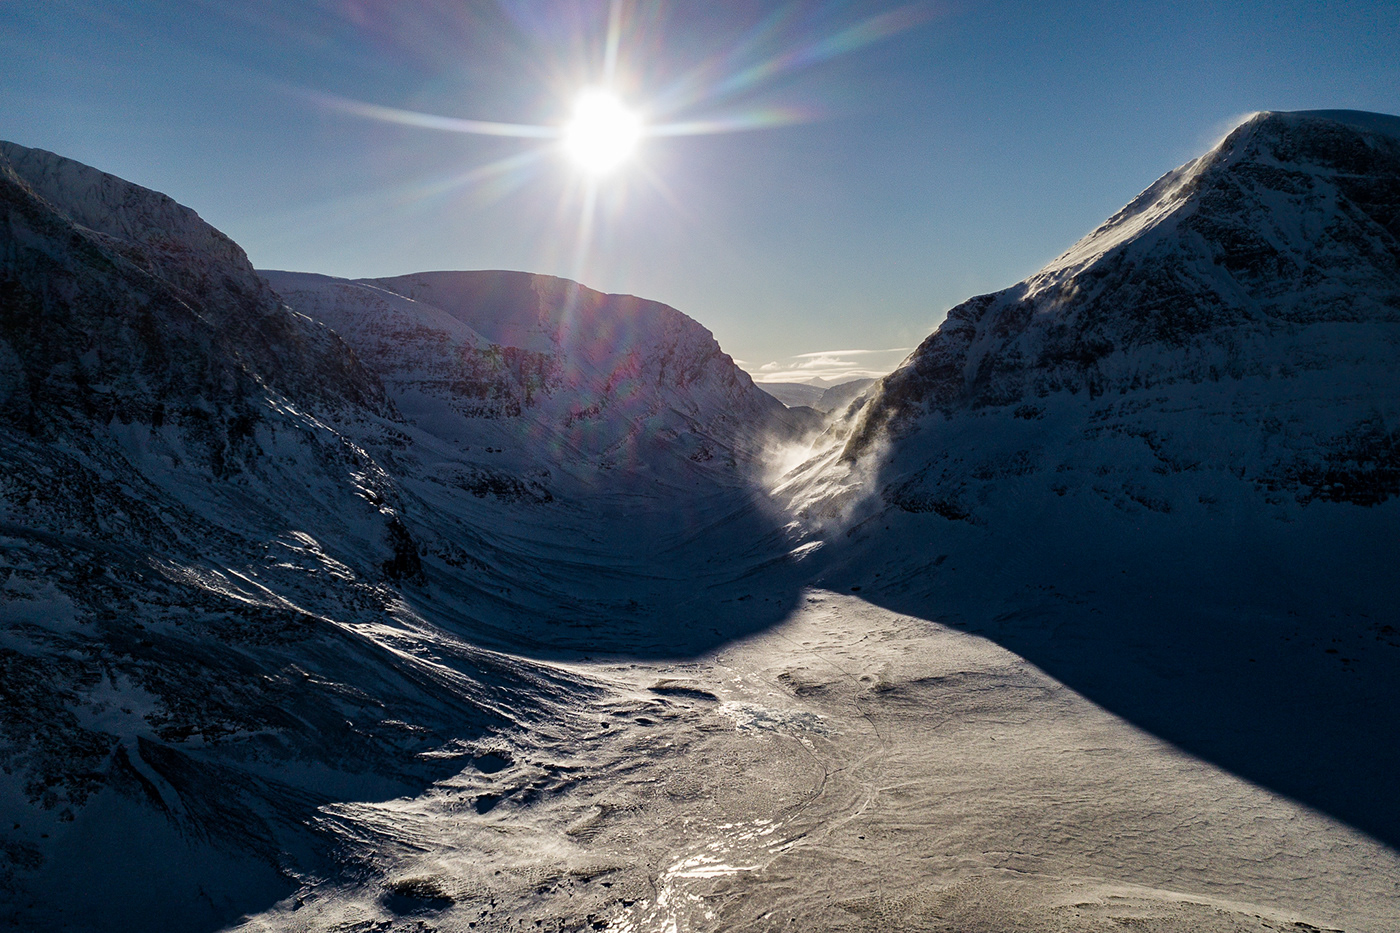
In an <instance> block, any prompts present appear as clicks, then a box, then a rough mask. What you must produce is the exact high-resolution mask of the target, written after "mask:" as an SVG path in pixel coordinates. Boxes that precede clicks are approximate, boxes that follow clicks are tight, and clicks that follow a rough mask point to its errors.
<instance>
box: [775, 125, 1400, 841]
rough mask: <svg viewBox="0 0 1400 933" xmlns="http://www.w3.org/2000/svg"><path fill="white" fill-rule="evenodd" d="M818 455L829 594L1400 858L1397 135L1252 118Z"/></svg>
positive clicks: (995, 301) (943, 347)
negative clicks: (946, 628)
mask: <svg viewBox="0 0 1400 933" xmlns="http://www.w3.org/2000/svg"><path fill="white" fill-rule="evenodd" d="M825 444H826V447H825V452H824V454H822V455H821V456H819V457H816V458H813V459H811V460H810V461H808V462H807V463H806V464H804V465H803V466H802V467H801V468H799V469H798V470H797V471H795V472H794V473H792V474H789V476H788V478H787V480H786V483H785V485H784V487H783V488H782V492H783V493H784V494H785V495H786V496H788V501H789V502H790V503H791V507H792V508H793V510H794V511H795V512H797V513H798V514H800V515H802V516H804V517H805V521H806V524H807V526H808V527H809V528H811V529H812V534H813V535H814V542H813V543H814V544H815V543H816V541H820V542H821V544H820V547H821V554H822V555H823V557H824V558H825V563H824V565H823V573H824V576H823V579H824V580H825V581H827V584H828V585H829V586H832V587H833V588H837V587H839V588H842V589H854V590H857V591H858V592H859V593H860V596H861V598H862V599H865V600H868V601H870V602H874V603H877V604H880V605H883V606H885V607H888V608H892V609H895V610H897V611H899V612H904V613H909V614H913V615H917V616H920V617H922V618H926V619H930V620H937V621H940V622H944V621H952V622H956V623H958V624H960V625H962V626H965V627H966V628H968V629H970V630H972V631H975V632H979V633H984V634H985V636H986V637H990V638H993V639H995V640H996V641H998V642H999V643H1000V644H1002V645H1004V646H1006V647H1008V648H1011V649H1012V650H1013V651H1015V652H1016V653H1017V654H1018V655H1019V656H1021V657H1024V658H1026V659H1027V660H1028V661H1030V662H1031V663H1033V664H1035V665H1036V666H1037V667H1039V668H1040V669H1042V670H1045V671H1048V672H1050V673H1051V674H1052V675H1053V676H1055V677H1056V678H1057V679H1058V680H1060V681H1061V682H1063V683H1065V684H1066V685H1068V686H1070V687H1072V688H1073V689H1075V690H1076V691H1078V692H1080V693H1082V694H1083V695H1086V696H1089V697H1091V698H1092V699H1093V700H1094V701H1095V702H1096V703H1098V704H1100V705H1101V706H1103V707H1104V708H1106V709H1110V710H1112V711H1114V713H1115V714H1117V715H1120V716H1123V717H1124V718H1125V719H1128V720H1129V721H1131V722H1134V723H1136V724H1139V725H1141V726H1143V727H1145V728H1147V729H1148V730H1150V731H1151V732H1153V733H1154V734H1155V735H1157V736H1160V737H1162V738H1164V739H1166V740H1167V741H1170V742H1172V743H1174V744H1175V745H1176V746H1177V747H1179V748H1182V749H1185V750H1186V751H1187V752H1188V753H1189V754H1193V755H1196V756H1200V757H1203V758H1207V759H1209V760H1212V761H1216V762H1219V763H1222V764H1224V765H1225V766H1226V767H1228V768H1229V769H1231V770H1232V771H1234V772H1235V773H1237V774H1240V775H1243V776H1245V777H1246V778H1248V779H1250V780H1252V781H1254V782H1256V783H1257V784H1259V785H1261V786H1267V787H1270V788H1273V789H1274V790H1276V791H1278V792H1281V793H1284V794H1289V795H1293V796H1295V797H1296V798H1297V799H1301V800H1304V801H1306V802H1308V803H1309V804H1310V805H1312V806H1315V807H1317V808H1319V809H1322V810H1325V811H1327V812H1329V813H1331V814H1333V815H1334V816H1337V817H1340V818H1342V819H1344V820H1346V821H1348V822H1351V823H1352V825H1355V826H1358V827H1362V828H1364V829H1366V830H1367V831H1368V832H1371V833H1373V834H1375V835H1376V836H1377V837H1378V838H1381V839H1385V840H1388V841H1391V842H1392V844H1393V841H1394V840H1395V839H1397V838H1400V807H1397V806H1396V805H1395V800H1397V799H1400V798H1397V795H1396V784H1395V778H1394V775H1395V774H1396V773H1397V768H1400V753H1397V751H1396V749H1400V722H1398V721H1397V720H1396V718H1395V716H1394V710H1395V708H1396V703H1397V702H1400V696H1397V690H1396V687H1395V685H1396V684H1397V683H1400V647H1398V646H1400V641H1397V637H1396V632H1397V630H1400V616H1397V613H1396V609H1395V607H1396V605H1397V603H1400V576H1397V574H1396V573H1395V570H1394V555H1395V541H1396V535H1397V530H1400V118H1396V117H1386V116H1379V115H1372V114H1356V113H1346V112H1342V113H1338V112H1321V113H1261V114H1258V115H1255V116H1254V117H1252V118H1250V119H1249V120H1247V121H1246V122H1245V123H1243V124H1242V125H1241V126H1239V127H1238V128H1237V129H1235V130H1234V131H1233V132H1231V133H1230V134H1229V135H1228V136H1227V137H1226V138H1225V139H1224V140H1223V141H1222V142H1221V143H1220V144H1219V145H1218V146H1216V147H1215V148H1214V149H1212V150H1211V151H1210V152H1208V153H1206V154H1205V155H1203V156H1201V157H1200V158H1198V159H1195V160H1193V161H1192V162H1190V163H1188V164H1187V165H1184V166H1182V167H1181V168H1179V169H1177V170H1176V171H1173V172H1170V173H1168V174H1167V175H1166V176H1165V177H1163V178H1162V179H1161V180H1159V181H1158V182H1157V183H1155V184H1154V185H1152V186H1151V187H1150V188H1148V189H1147V190H1146V191H1145V192H1143V194H1142V195H1141V196H1139V197H1138V198H1136V199H1134V200H1133V201H1132V203H1130V204H1129V205H1128V206H1127V207H1126V208H1124V209H1123V210H1122V211H1121V212H1119V213H1118V214H1116V215H1115V216H1113V217H1112V218H1110V219H1109V220H1108V221H1107V222H1105V223H1104V224H1103V225H1102V226H1101V227H1100V228H1099V229H1097V230H1095V231H1093V232H1092V233H1091V234H1089V235H1088V236H1087V237H1085V238H1084V239H1083V240H1081V241H1080V242H1079V243H1077V244H1075V245H1074V246H1073V247H1072V248H1071V249H1070V250H1069V251H1068V252H1066V253H1065V254H1064V255H1063V256H1061V257H1059V258H1058V259H1056V260H1055V261H1054V262H1052V263H1050V264H1049V265H1048V266H1047V267H1046V268H1045V269H1043V270H1041V271H1040V272H1039V273H1037V274H1036V275H1034V276H1032V277H1030V278H1029V279H1027V280H1026V281H1024V282H1021V283H1018V284H1016V285H1013V286H1012V287H1010V288H1007V289H1005V290H1003V291H1000V292H997V293H994V294H991V295H984V296H980V297H976V298H973V299H971V300H969V301H966V302H964V303H963V304H961V305H959V306H957V307H956V308H954V309H952V310H951V311H950V312H949V313H948V317H947V320H946V321H945V322H944V323H943V324H942V326H940V327H939V328H938V329H937V330H936V331H935V332H934V333H933V334H932V335H931V336H929V337H928V338H927V339H926V340H925V341H924V342H923V343H922V345H921V346H920V347H919V348H918V349H917V350H916V351H915V352H914V353H913V354H912V355H911V356H910V357H909V358H908V359H907V360H906V361H905V363H904V364H903V365H902V366H901V367H900V368H899V369H897V370H896V371H895V372H894V373H892V374H891V375H890V376H888V377H887V378H885V379H884V380H883V382H882V383H881V384H880V385H879V387H878V390H877V391H876V392H875V393H874V397H873V398H872V399H871V400H870V401H869V402H868V403H867V404H865V405H863V406H858V407H856V408H855V409H854V410H853V411H851V412H850V413H849V414H848V416H847V417H845V418H844V419H837V420H836V421H835V422H834V424H833V427H832V428H831V429H830V430H829V432H828V434H827V436H826V438H825Z"/></svg>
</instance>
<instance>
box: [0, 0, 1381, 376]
mask: <svg viewBox="0 0 1400 933" xmlns="http://www.w3.org/2000/svg"><path fill="white" fill-rule="evenodd" d="M609 9H610V4H609V2H608V0H469V2H460V0H459V2H448V0H428V2H419V0H317V2H304V3H298V2H295V0H231V2H211V0H204V2H198V0H182V2H125V3H117V2H96V0H47V2H28V0H0V138H5V139H10V140H13V141H15V142H18V143H20V144H22V145H27V146H38V147H41V148H46V149H52V150H54V151H56V152H59V153H62V154H64V155H67V156H70V157H72V158H76V159H79V160H81V161H84V162H87V163H89V164H92V165H95V166H97V167H99V168H102V169H104V170H106V171H110V172H113V173H114V174H117V175H120V176H122V177H125V178H128V179H131V180H133V181H136V182H138V183H140V184H143V185H146V186H148V187H152V188H156V189H158V190H161V191H164V192H166V193H168V194H170V195H171V196H173V197H174V198H176V199H177V200H179V201H181V202H182V203H184V204H187V205H189V206H191V207H193V208H194V209H195V210H197V211H199V213H200V214H201V216H203V217H204V218H205V219H206V220H208V221H210V222H211V223H213V224H214V225H215V226H217V227H219V228H220V229H221V230H223V231H224V232H226V233H228V234H229V235H230V236H232V237H233V238H234V239H235V240H237V241H238V242H239V243H240V244H241V245H243V247H244V248H245V249H247V250H248V253H249V255H250V257H251V258H252V259H253V262H254V264H255V265H258V266H260V267H263V268H284V269H297V270H304V271H314V272H324V273H329V274H334V275H344V276H378V275H391V274H398V273H404V272H410V271H419V270H429V269H481V268H506V269H525V270H530V271H536V272H548V273H554V274H559V275H570V276H576V277H579V278H581V279H582V280H583V281H584V283H585V284H587V285H590V286H593V287H595V288H600V289H603V290H606V291H618V292H630V293H633V294H638V295H642V296H645V297H648V298H655V299H658V300H661V301H665V302H667V303H669V304H672V305H674V306H676V307H677V308H679V309H680V310H682V311H684V312H686V313H687V314H689V315H690V316H692V317H694V318H696V319H697V320H699V321H700V322H701V323H703V324H704V325H706V326H707V327H709V328H710V329H711V330H713V331H714V332H715V334H716V336H717V337H718V338H719V340H720V343H721V344H722V345H723V346H724V348H725V349H726V350H727V351H729V352H730V353H732V354H733V355H734V356H735V357H737V358H739V359H740V360H742V361H743V363H744V364H745V365H746V367H747V368H748V369H750V371H752V372H755V373H756V374H759V375H765V374H766V375H768V376H770V377H772V376H780V375H782V374H798V373H803V372H807V373H812V374H819V373H825V374H828V375H830V374H835V373H840V372H853V371H858V370H860V369H885V368H888V367H889V366H892V365H893V364H894V363H896V362H897V361H898V358H899V357H900V356H902V355H903V353H904V352H906V351H905V350H903V349H901V348H908V347H912V346H913V345H914V344H916V343H917V342H918V341H919V340H920V339H922V338H923V337H924V336H926V335H927V334H928V333H929V332H930V331H931V330H932V329H933V328H934V327H935V326H936V325H937V324H938V323H939V321H941V320H942V318H943V316H944V313H945V312H946V311H947V309H948V308H949V307H951V306H953V305H954V304H957V303H958V302H960V301H962V300H963V299H965V298H967V297H970V296H971V295H974V294H978V293H981V292H986V291H991V290H994V289H997V288H1001V287H1004V286H1006V285H1009V284H1012V283H1013V282H1015V281H1017V280H1018V279H1020V278H1022V277H1024V276H1025V275H1027V274H1029V273H1031V272H1033V271H1034V270H1035V269H1036V268H1038V267H1039V266H1040V265H1041V264H1043V263H1044V262H1046V261H1048V260H1050V259H1052V258H1054V257H1055V256H1056V255H1057V254H1059V253H1060V252H1062V251H1063V250H1064V249H1066V248H1067V247H1068V246H1069V245H1070V244H1071V243H1072V242H1073V241H1074V240H1076V239H1077V238H1078V237H1080V236H1082V235H1083V234H1084V233H1086V232H1088V231H1089V230H1090V229H1092V228H1093V227H1094V226H1096V225H1097V224H1098V223H1099V222H1100V221H1101V220H1103V219H1104V218H1106V217H1107V216H1109V215H1110V214H1111V213H1113V212H1114V211H1115V210H1117V208H1119V207H1120V206H1122V205H1123V204H1124V203H1125V202H1126V201H1128V200H1129V199H1130V198H1131V197H1132V196H1133V195H1134V194H1136V193H1137V192H1138V191H1140V190H1141V189H1143V188H1145V187H1146V186H1147V185H1148V184H1150V183H1151V182H1152V181H1153V180H1154V179H1155V178H1157V177H1158V176H1159V175H1161V174H1162V173H1163V172H1165V171H1167V170H1169V169H1171V168H1173V167H1174V166H1176V165H1178V164H1180V163H1182V162H1184V161H1186V160H1187V159H1189V158H1191V157H1193V156H1195V155H1197V154H1199V153H1200V152H1201V151H1203V150H1204V149H1206V148H1207V147H1209V146H1210V145H1211V144H1212V143H1213V142H1214V141H1215V140H1216V139H1218V138H1219V136H1220V135H1221V134H1222V133H1223V132H1224V131H1225V130H1227V129H1228V128H1229V127H1230V126H1231V125H1233V123H1234V122H1236V121H1237V120H1238V119H1239V118H1240V117H1242V116H1243V115H1244V114H1247V113H1249V112H1252V111H1255V110H1260V109H1275V110H1301V109H1330V108H1351V109H1361V110H1377V111H1383V112H1388V113H1397V112H1400V51H1397V50H1400V4H1396V3H1394V2H1388V3H1337V2H1333V3H1320V2H1307V3H1303V2H1286V0H1284V2H1281V0H1273V2H1267V3H1265V2H1252V0H1239V2H1231V3H1204V2H1189V0H1188V2H1175V3H1170V4H1167V3H1162V4H1153V3H1135V2H1099V3H1091V2H1062V3H1053V4H1047V3H1022V2H1009V0H1008V2H975V0H961V2H957V0H950V2H935V3H915V4H913V5H909V4H904V3H897V2H896V3H884V2H864V3H854V2H835V0H825V2H796V3H776V2H756V0H752V2H746V0H733V2H727V3H724V4H713V3H699V2H689V0H688V2H680V0H671V2H658V0H626V2H624V3H622V6H621V16H620V22H621V25H622V29H621V32H620V42H619V47H618V49H619V51H618V71H617V75H618V78H617V80H618V85H619V87H620V88H621V89H622V90H623V92H624V96H625V97H626V99H627V100H628V102H629V103H631V104H632V105H634V106H636V107H639V108H641V109H643V110H650V111H652V115H653V117H655V118H657V119H668V120H727V121H739V122H754V123H758V124H760V125H761V126H762V128H754V129H749V130H746V131H743V132H731V133H723V134H715V135H694V136H678V137H672V138H664V139H660V138H658V139H649V140H647V141H645V142H644V144H643V146H642V149H641V151H640V152H639V154H638V158H637V160H636V162H635V163H634V164H630V165H627V166H624V167H623V168H621V169H619V170H618V171H617V172H616V173H615V174H614V175H612V176H609V177H608V178H607V179H605V180H604V181H603V182H601V183H600V185H599V189H598V192H597V202H596V209H595V212H594V214H593V215H592V222H591V223H590V224H588V225H587V229H588V237H587V242H586V244H585V245H584V247H581V246H580V236H581V230H582V229H583V225H582V224H581V217H582V212H583V209H584V207H583V195H582V190H583V187H584V186H583V184H582V183H581V180H580V176H579V175H578V173H577V171H575V170H574V169H573V168H572V167H571V166H570V165H569V164H568V163H567V162H566V161H565V160H564V159H562V158H561V157H559V155H558V153H557V152H556V149H555V147H554V145H553V144H552V143H551V142H550V141H547V140H546V141H541V140H529V139H512V138H493V137H486V136H479V135H470V134H461V133H454V132H447V131H443V130H435V129H425V128H420V127H413V126H405V125H400V124H394V123H388V122H384V121H382V120H376V119H371V118H368V117H366V116H363V115H357V114H356V113H353V112H350V111H349V110H347V109H346V106H345V104H344V102H345V101H351V102H361V103H367V104H373V105H377V106H380V107H390V108H398V109H401V110H409V111H413V112H418V113H426V114H432V115H440V116H450V117H458V118H465V119H473V120H488V121H502V122H510V123H526V124H537V125H543V126H552V125H557V124H558V123H560V122H561V121H562V120H564V119H565V118H566V116H567V113H568V109H569V106H570V103H571V100H572V96H573V94H574V93H575V92H576V91H577V90H578V89H579V88H581V87H583V86H585V85H588V84H592V83H596V82H597V81H598V80H599V77H600V74H601V68H602V61H603V58H604V50H605V48H606V33H607V23H608V19H609ZM663 111H664V113H663ZM775 114H776V115H777V117H776V118H775V117H774V115H775ZM857 350H859V351H867V352H862V353H858V354H857V353H852V352H846V351H857ZM868 351H888V352H884V353H879V352H868ZM803 354H805V355H803ZM765 366H767V367H768V368H767V369H764V367H765Z"/></svg>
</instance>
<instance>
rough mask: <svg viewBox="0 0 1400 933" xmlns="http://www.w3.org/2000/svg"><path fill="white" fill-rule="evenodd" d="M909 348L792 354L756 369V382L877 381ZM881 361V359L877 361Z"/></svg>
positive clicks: (824, 382)
mask: <svg viewBox="0 0 1400 933" xmlns="http://www.w3.org/2000/svg"><path fill="white" fill-rule="evenodd" d="M912 349H913V348H912V347H892V348H890V349H888V350H816V351H814V352H810V353H796V354H794V355H792V356H790V357H787V358H786V359H784V360H773V361H771V362H768V363H764V364H763V365H762V366H760V367H758V369H757V371H756V372H755V373H754V378H755V381H757V382H803V383H809V384H817V385H828V386H829V385H835V384H837V383H840V382H849V381H850V380H852V379H878V378H880V377H882V376H884V375H886V374H887V373H888V372H889V371H890V370H892V369H894V368H895V367H896V366H898V365H899V363H900V362H901V361H902V360H903V358H904V356H905V355H906V354H907V353H909V351H910V350H912ZM881 357H883V359H881Z"/></svg>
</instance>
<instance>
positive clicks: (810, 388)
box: [758, 379, 875, 413]
mask: <svg viewBox="0 0 1400 933" xmlns="http://www.w3.org/2000/svg"><path fill="white" fill-rule="evenodd" d="M874 384H875V380H874V379H850V380H847V381H845V382H838V383H836V384H834V385H830V386H827V385H809V384H808V383H805V382H760V383H758V387H759V388H760V389H762V390H763V391H764V392H767V393H768V394H769V395H771V396H773V397H774V398H775V399H777V400H778V401H780V402H782V403H783V404H784V405H786V406H788V407H789V408H798V407H805V408H814V409H816V410H817V411H820V412H823V413H825V412H830V411H833V410H834V409H836V408H838V407H840V406H842V405H847V404H850V403H851V402H853V401H855V399H856V398H857V397H859V396H860V395H861V394H862V393H863V392H864V391H865V390H866V389H867V388H869V387H870V386H872V385H874Z"/></svg>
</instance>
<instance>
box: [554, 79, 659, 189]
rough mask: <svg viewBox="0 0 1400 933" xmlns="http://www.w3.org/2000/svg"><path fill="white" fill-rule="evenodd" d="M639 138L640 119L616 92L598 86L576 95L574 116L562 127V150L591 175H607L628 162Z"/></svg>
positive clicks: (640, 133) (640, 134) (640, 135)
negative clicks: (618, 97)
mask: <svg viewBox="0 0 1400 933" xmlns="http://www.w3.org/2000/svg"><path fill="white" fill-rule="evenodd" d="M641 138H642V121H641V118H640V117H638V116H637V115H636V114H635V113H633V112H632V111H630V110H628V109H627V108H626V107H624V106H623V105H622V101H620V100H618V99H617V96H616V95H615V94H612V93H611V92H609V91H604V90H600V89H594V90H588V91H584V92H583V93H582V94H580V95H579V96H578V100H577V102H575V104H574V115H573V117H572V118H571V119H570V120H569V122H568V124H567V125H566V126H565V127H564V149H565V151H566V152H568V154H569V157H570V158H572V159H573V160H574V162H575V164H577V165H578V166H579V167H580V168H582V169H583V170H584V171H586V172H588V173H589V174H592V175H603V174H606V173H607V172H610V171H612V170H613V169H615V168H617V167H618V166H619V165H621V164H622V163H623V162H625V161H627V159H628V157H630V156H631V155H632V153H633V152H635V151H636V148H637V143H638V142H639V141H640V140H641Z"/></svg>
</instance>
